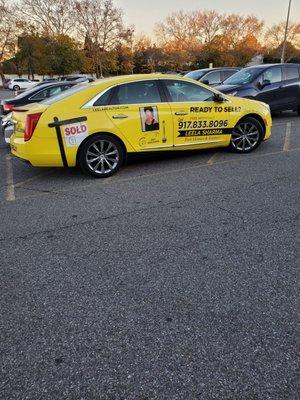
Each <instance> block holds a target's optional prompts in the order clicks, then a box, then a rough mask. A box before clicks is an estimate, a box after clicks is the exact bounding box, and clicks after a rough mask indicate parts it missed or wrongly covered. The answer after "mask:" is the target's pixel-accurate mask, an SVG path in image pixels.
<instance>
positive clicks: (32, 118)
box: [24, 113, 42, 142]
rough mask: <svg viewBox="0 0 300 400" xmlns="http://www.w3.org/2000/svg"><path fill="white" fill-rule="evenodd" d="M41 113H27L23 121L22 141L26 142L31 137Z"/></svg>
mask: <svg viewBox="0 0 300 400" xmlns="http://www.w3.org/2000/svg"><path fill="white" fill-rule="evenodd" d="M41 115H42V113H35V114H28V115H27V117H26V123H25V132H24V141H25V142H27V141H28V140H30V139H31V138H32V135H33V132H34V130H35V127H36V125H37V123H38V122H39V119H40V116H41Z"/></svg>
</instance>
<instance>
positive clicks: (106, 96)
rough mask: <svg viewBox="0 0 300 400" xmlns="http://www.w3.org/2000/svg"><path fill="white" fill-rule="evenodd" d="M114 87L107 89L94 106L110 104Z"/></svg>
mask: <svg viewBox="0 0 300 400" xmlns="http://www.w3.org/2000/svg"><path fill="white" fill-rule="evenodd" d="M113 89H114V88H112V89H109V90H107V91H106V92H105V93H103V95H102V96H100V97H99V98H98V99H97V100H96V101H95V103H94V104H93V106H107V105H108V104H109V99H110V97H111V94H112V91H113Z"/></svg>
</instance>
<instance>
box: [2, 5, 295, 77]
mask: <svg viewBox="0 0 300 400" xmlns="http://www.w3.org/2000/svg"><path fill="white" fill-rule="evenodd" d="M284 29H285V24H284V22H282V23H279V24H275V25H273V26H271V27H267V26H266V25H265V23H264V21H262V20H260V19H258V18H257V17H255V16H252V15H250V16H241V15H238V14H234V13H233V14H222V13H219V12H217V11H214V10H208V11H202V10H195V11H191V12H184V11H178V12H175V13H172V14H170V15H169V16H168V17H167V18H166V19H165V20H164V21H162V22H159V23H157V24H156V27H155V40H153V39H150V38H148V37H145V36H139V35H137V34H136V33H135V30H134V27H132V26H126V24H125V23H124V18H123V11H122V10H121V9H119V8H118V7H116V6H115V5H114V3H113V0H18V1H17V2H14V3H13V4H11V3H8V2H7V1H6V0H0V75H1V77H3V76H4V74H5V73H10V74H18V75H21V74H27V75H28V76H29V77H31V78H33V77H34V75H35V74H41V75H50V76H51V75H67V74H70V73H72V72H75V71H77V72H82V73H87V74H95V75H96V77H101V76H107V75H116V74H126V73H142V72H154V71H157V72H159V71H160V72H167V71H179V70H189V69H195V68H202V67H206V66H208V64H209V63H213V64H214V66H224V65H226V66H245V65H246V64H247V63H248V62H249V61H250V60H251V59H252V58H253V57H254V56H255V55H258V54H260V55H263V56H264V60H265V61H266V62H278V61H279V60H280V55H281V48H282V42H283V37H284ZM286 61H290V62H291V61H294V62H300V23H290V26H289V30H288V36H287V50H286Z"/></svg>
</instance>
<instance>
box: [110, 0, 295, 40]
mask: <svg viewBox="0 0 300 400" xmlns="http://www.w3.org/2000/svg"><path fill="white" fill-rule="evenodd" d="M114 3H115V4H116V5H117V6H118V7H121V8H122V9H123V11H124V20H125V22H126V23H127V24H133V25H135V28H136V33H137V34H146V35H149V36H150V37H153V38H154V32H153V30H154V26H155V23H156V22H160V21H163V20H164V18H165V17H166V16H167V15H169V14H171V13H172V12H174V11H179V10H184V11H191V10H195V9H206V10H211V9H214V10H216V11H219V12H221V13H237V14H243V15H249V14H252V15H255V16H257V17H258V18H260V19H263V20H264V21H265V23H266V25H267V26H270V25H272V24H273V23H277V22H280V21H283V20H285V19H286V14H287V7H288V0H273V1H272V0H271V1H270V0H265V1H261V0H251V1H245V0H211V1H207V0H184V1H178V0H177V1H176V0H175V1H174V0H151V1H149V0H147V1H146V0H114ZM291 21H293V22H299V23H300V0H292V7H291Z"/></svg>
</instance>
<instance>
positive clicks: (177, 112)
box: [175, 111, 188, 115]
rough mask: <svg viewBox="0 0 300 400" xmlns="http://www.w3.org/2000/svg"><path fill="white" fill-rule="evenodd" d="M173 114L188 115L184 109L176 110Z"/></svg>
mask: <svg viewBox="0 0 300 400" xmlns="http://www.w3.org/2000/svg"><path fill="white" fill-rule="evenodd" d="M175 115H188V113H187V112H185V111H176V113H175Z"/></svg>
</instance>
